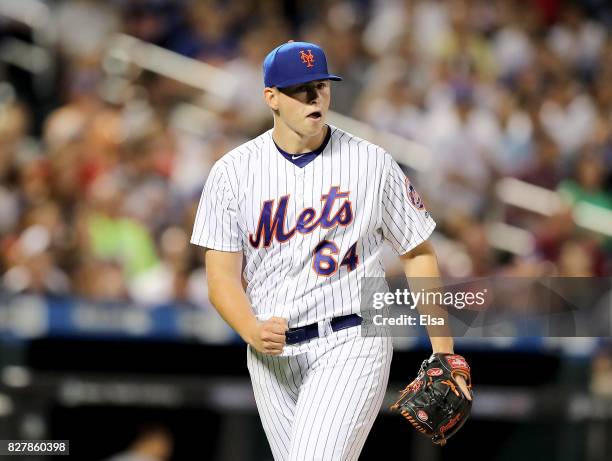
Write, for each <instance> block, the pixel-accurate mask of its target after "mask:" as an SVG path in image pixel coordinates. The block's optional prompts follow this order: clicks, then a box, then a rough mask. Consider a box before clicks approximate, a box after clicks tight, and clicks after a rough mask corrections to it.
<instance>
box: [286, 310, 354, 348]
mask: <svg viewBox="0 0 612 461" xmlns="http://www.w3.org/2000/svg"><path fill="white" fill-rule="evenodd" d="M362 321H363V319H362V318H361V317H359V316H358V315H357V314H349V315H343V316H341V317H334V318H333V319H331V322H330V324H331V328H332V330H333V331H340V330H344V329H345V328H350V327H356V326H357V325H361V322H362ZM285 337H286V338H287V344H296V343H301V342H302V341H308V340H309V339H314V338H318V337H319V325H318V324H317V323H311V324H310V325H306V326H303V327H299V328H290V329H288V330H287V331H286V332H285Z"/></svg>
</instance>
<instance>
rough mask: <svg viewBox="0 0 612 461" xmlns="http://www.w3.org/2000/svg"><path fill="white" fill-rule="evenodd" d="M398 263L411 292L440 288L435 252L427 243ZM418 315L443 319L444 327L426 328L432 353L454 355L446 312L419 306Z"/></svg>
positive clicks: (402, 257) (440, 309)
mask: <svg viewBox="0 0 612 461" xmlns="http://www.w3.org/2000/svg"><path fill="white" fill-rule="evenodd" d="M399 258H400V262H401V264H402V267H403V269H404V273H405V274H406V278H407V279H408V281H409V283H410V289H411V291H420V290H423V291H428V290H434V289H437V288H439V287H440V285H441V281H440V270H439V269H438V260H437V258H436V253H435V250H434V249H433V246H432V245H431V243H430V242H429V241H424V242H423V243H421V244H420V245H418V246H417V247H416V248H414V249H412V250H411V251H409V252H408V253H405V254H403V255H401V256H400V257H399ZM417 309H418V311H419V313H420V314H430V315H432V316H435V317H442V318H444V326H443V327H440V326H428V327H427V333H428V334H429V340H430V341H431V347H432V349H433V352H434V353H436V352H443V353H449V354H452V353H454V351H453V346H454V344H453V337H452V336H451V335H450V329H449V328H448V316H447V314H446V311H445V310H444V309H442V308H441V307H439V306H435V305H427V306H424V305H419V306H417Z"/></svg>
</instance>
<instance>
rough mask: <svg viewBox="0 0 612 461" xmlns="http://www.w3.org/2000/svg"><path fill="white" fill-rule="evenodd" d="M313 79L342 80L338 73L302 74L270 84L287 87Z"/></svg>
mask: <svg viewBox="0 0 612 461" xmlns="http://www.w3.org/2000/svg"><path fill="white" fill-rule="evenodd" d="M315 80H334V81H337V82H339V81H341V80H342V77H339V76H338V75H331V74H312V75H304V76H302V77H298V78H292V79H289V80H285V81H284V82H279V83H277V84H276V85H272V86H275V87H277V88H287V87H289V86H293V85H299V84H300V83H308V82H313V81H315Z"/></svg>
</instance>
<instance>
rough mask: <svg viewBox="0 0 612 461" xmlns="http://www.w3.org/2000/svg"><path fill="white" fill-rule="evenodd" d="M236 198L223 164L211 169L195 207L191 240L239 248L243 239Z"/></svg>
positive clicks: (207, 245) (214, 246)
mask: <svg viewBox="0 0 612 461" xmlns="http://www.w3.org/2000/svg"><path fill="white" fill-rule="evenodd" d="M237 212H238V200H237V199H236V196H235V194H234V192H233V191H232V189H231V187H230V183H229V180H228V177H227V171H226V170H225V166H224V165H223V164H220V163H216V164H215V165H214V166H213V168H212V169H211V171H210V173H209V175H208V178H207V180H206V184H205V185H204V189H203V191H202V196H201V197H200V203H199V204H198V210H197V212H196V218H195V223H194V225H193V232H192V234H191V243H193V244H195V245H200V246H202V247H205V248H210V249H212V250H219V251H241V250H242V246H243V241H242V240H243V239H242V236H241V233H240V227H239V224H238V217H237Z"/></svg>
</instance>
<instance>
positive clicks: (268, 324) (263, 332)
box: [249, 317, 288, 355]
mask: <svg viewBox="0 0 612 461" xmlns="http://www.w3.org/2000/svg"><path fill="white" fill-rule="evenodd" d="M287 329H288V326H287V320H286V319H283V318H281V317H271V318H269V319H268V320H266V321H265V322H257V324H256V326H255V330H254V331H253V333H252V334H251V335H250V338H251V340H250V341H249V344H250V345H251V346H252V347H254V348H255V349H256V350H257V351H258V352H261V353H262V354H266V355H280V354H281V352H283V348H284V347H285V341H286V338H285V332H286V331H287Z"/></svg>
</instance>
